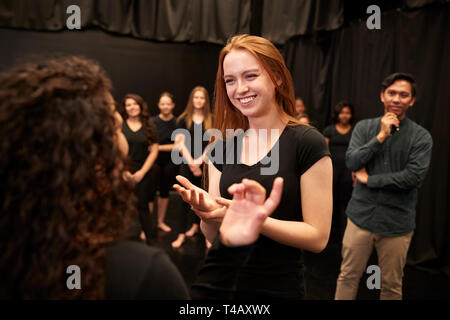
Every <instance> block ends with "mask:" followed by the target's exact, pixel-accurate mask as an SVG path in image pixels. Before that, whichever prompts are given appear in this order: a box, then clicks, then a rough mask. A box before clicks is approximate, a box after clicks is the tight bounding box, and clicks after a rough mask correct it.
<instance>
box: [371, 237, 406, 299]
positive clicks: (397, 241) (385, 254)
mask: <svg viewBox="0 0 450 320" xmlns="http://www.w3.org/2000/svg"><path fill="white" fill-rule="evenodd" d="M412 236H413V232H411V233H409V234H407V235H404V236H400V237H383V236H376V240H375V248H376V250H377V255H378V263H379V264H380V270H381V292H380V299H381V300H401V299H402V284H403V268H404V267H405V263H406V256H407V254H408V249H409V245H410V243H411V238H412Z"/></svg>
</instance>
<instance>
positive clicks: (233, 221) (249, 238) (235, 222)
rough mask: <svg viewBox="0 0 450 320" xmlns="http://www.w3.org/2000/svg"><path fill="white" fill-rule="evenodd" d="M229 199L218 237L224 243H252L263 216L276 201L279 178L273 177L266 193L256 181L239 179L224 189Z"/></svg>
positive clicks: (279, 193)
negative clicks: (269, 190)
mask: <svg viewBox="0 0 450 320" xmlns="http://www.w3.org/2000/svg"><path fill="white" fill-rule="evenodd" d="M228 192H229V193H230V194H232V195H233V200H232V202H231V204H230V206H229V208H228V210H227V213H226V214H225V217H224V219H223V221H222V225H221V226H220V237H221V241H222V243H223V244H225V245H227V246H244V245H249V244H252V243H254V242H255V241H256V240H257V239H258V237H259V234H260V232H261V228H262V225H263V223H264V221H265V220H266V218H267V217H268V216H269V215H271V214H272V212H273V211H274V210H275V209H276V207H277V206H278V204H279V203H280V199H281V195H282V192H283V179H282V178H276V179H275V180H274V183H273V187H272V191H271V193H270V196H269V197H268V198H267V200H266V199H265V196H266V190H265V189H264V187H263V186H261V185H260V184H259V183H258V182H256V181H253V180H249V179H243V180H242V183H238V184H233V185H232V186H230V187H229V188H228Z"/></svg>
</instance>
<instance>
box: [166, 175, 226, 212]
mask: <svg viewBox="0 0 450 320" xmlns="http://www.w3.org/2000/svg"><path fill="white" fill-rule="evenodd" d="M176 179H177V181H178V182H179V183H180V184H181V185H179V184H174V185H173V188H174V189H175V190H176V191H177V192H178V194H179V195H180V196H181V198H182V199H183V201H185V202H187V203H189V204H190V205H191V207H192V209H193V210H194V211H195V210H198V211H206V212H209V211H212V210H214V209H217V207H218V206H217V204H216V202H215V201H214V199H212V198H211V196H210V195H209V194H208V192H206V191H205V190H203V189H201V188H199V187H197V186H195V185H193V184H192V183H191V182H190V181H189V180H188V179H186V178H185V177H183V176H180V175H178V176H176Z"/></svg>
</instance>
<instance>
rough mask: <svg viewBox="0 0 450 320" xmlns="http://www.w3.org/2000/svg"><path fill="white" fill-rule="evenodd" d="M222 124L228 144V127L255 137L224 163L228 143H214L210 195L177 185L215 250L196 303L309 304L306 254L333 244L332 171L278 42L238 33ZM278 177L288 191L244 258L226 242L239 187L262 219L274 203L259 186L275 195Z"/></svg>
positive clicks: (228, 60) (226, 54)
mask: <svg viewBox="0 0 450 320" xmlns="http://www.w3.org/2000/svg"><path fill="white" fill-rule="evenodd" d="M214 127H215V128H217V129H219V130H220V132H221V135H222V137H228V136H229V134H228V135H227V132H226V131H227V129H234V130H236V129H242V130H243V131H245V132H244V133H237V134H235V136H234V137H230V138H227V139H226V141H225V142H223V143H222V145H223V149H224V150H223V160H224V161H220V160H217V159H218V158H220V157H218V156H217V155H218V154H219V153H220V150H221V146H220V143H219V142H220V141H219V139H216V141H215V142H216V144H215V145H211V146H212V148H213V150H212V152H211V156H210V158H211V160H212V161H211V162H210V163H209V164H208V192H206V191H204V190H202V189H201V188H199V187H197V186H194V185H193V184H192V183H190V182H189V181H188V180H187V179H186V178H184V177H181V176H177V180H178V182H180V184H181V185H175V186H174V187H175V188H176V190H177V191H178V192H179V193H180V195H181V196H182V197H183V199H184V200H185V201H186V202H187V203H189V204H190V205H191V206H192V208H193V210H194V211H195V212H196V213H197V215H199V217H201V230H202V231H203V233H204V234H205V236H206V238H207V239H208V240H209V241H211V242H212V243H213V245H212V248H211V249H210V250H209V253H208V256H207V258H206V261H205V264H204V266H203V268H201V270H200V272H199V274H198V277H197V280H196V283H195V284H194V285H193V287H192V288H191V294H192V297H193V298H195V299H240V298H246V299H249V298H250V299H261V298H280V299H302V298H303V297H304V280H303V271H302V269H303V268H302V261H301V260H302V259H301V258H302V249H303V250H308V251H312V252H320V251H321V250H323V249H324V248H325V246H326V245H327V242H328V237H329V233H330V225H331V215H332V164H331V159H330V154H329V151H328V146H327V144H326V142H325V140H324V138H323V136H322V135H321V134H320V133H319V132H318V131H317V130H316V129H314V128H313V127H311V126H305V125H301V124H298V122H297V120H296V118H295V106H294V90H293V84H292V78H291V75H290V73H289V71H288V69H287V68H286V65H285V63H284V61H283V58H282V56H281V54H280V52H279V51H278V50H277V49H276V47H275V46H274V45H273V44H272V43H271V42H270V41H268V40H266V39H264V38H261V37H256V36H249V35H237V36H234V37H233V38H231V39H230V40H229V41H228V43H227V45H226V46H225V47H224V48H223V49H222V51H221V53H220V56H219V67H218V72H217V77H216V84H215V106H214ZM225 159H226V160H225ZM230 160H232V161H230ZM276 177H281V178H282V181H283V183H284V188H283V190H284V191H283V193H282V197H281V201H280V203H279V205H277V207H276V209H275V211H274V212H273V213H272V215H271V217H269V218H267V219H265V221H264V223H263V225H262V228H261V236H260V237H259V239H258V240H257V241H256V242H255V243H254V244H252V245H249V246H246V247H241V248H240V250H239V252H238V253H236V251H233V252H230V250H229V248H228V247H226V246H224V245H223V241H220V239H221V238H223V235H220V232H219V229H220V228H221V224H222V221H223V219H224V217H225V219H226V218H227V215H228V212H229V210H230V209H229V205H230V201H229V199H230V198H231V194H233V195H234V196H235V197H236V194H235V192H236V190H239V191H240V192H241V197H247V198H249V199H250V200H251V202H252V204H251V205H249V206H248V207H247V210H246V212H247V213H250V214H254V213H255V212H259V210H260V206H261V204H262V203H263V201H264V200H265V196H264V195H261V194H260V195H259V196H255V195H254V194H253V193H252V192H251V191H250V190H251V186H252V185H254V184H256V183H259V184H260V185H261V186H262V187H263V188H264V189H265V190H270V189H271V188H272V185H273V184H274V180H275V178H276ZM250 179H251V180H250ZM252 180H253V181H252ZM236 184H239V187H236ZM246 188H247V189H246ZM233 201H234V200H233ZM241 232H244V231H241ZM219 235H220V236H219Z"/></svg>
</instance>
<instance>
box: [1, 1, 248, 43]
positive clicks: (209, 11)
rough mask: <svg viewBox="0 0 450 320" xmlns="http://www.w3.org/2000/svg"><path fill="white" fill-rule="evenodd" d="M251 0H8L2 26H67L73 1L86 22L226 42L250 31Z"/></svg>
mask: <svg viewBox="0 0 450 320" xmlns="http://www.w3.org/2000/svg"><path fill="white" fill-rule="evenodd" d="M250 3H251V1H250V0H227V1H221V0H183V1H179V0H134V1H133V0H114V1H110V0H96V1H92V0H39V1H34V0H14V1H12V0H5V1H2V2H1V3H0V26H1V27H10V28H21V29H22V28H23V29H29V30H38V31H62V30H65V29H66V21H67V18H68V17H69V16H70V14H67V13H66V10H67V8H68V7H69V6H70V5H78V6H79V7H80V9H81V28H82V29H86V28H91V27H98V28H101V29H103V30H104V31H109V32H114V33H118V34H122V35H132V36H133V37H136V38H141V39H146V40H155V41H165V42H192V43H194V42H209V43H216V44H225V43H226V41H227V40H228V38H229V37H230V36H232V35H234V34H237V33H249V32H250V18H251V8H250Z"/></svg>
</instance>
